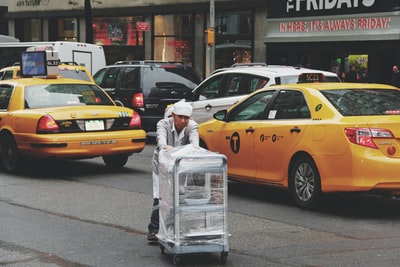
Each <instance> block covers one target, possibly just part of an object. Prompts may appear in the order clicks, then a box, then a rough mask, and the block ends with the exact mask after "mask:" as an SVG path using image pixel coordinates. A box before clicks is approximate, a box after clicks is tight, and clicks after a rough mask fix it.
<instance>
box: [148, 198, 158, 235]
mask: <svg viewBox="0 0 400 267" xmlns="http://www.w3.org/2000/svg"><path fill="white" fill-rule="evenodd" d="M159 212H160V209H159V205H158V198H155V199H154V200H153V208H152V211H151V217H150V223H149V225H148V228H149V233H158V229H159V221H160V214H159Z"/></svg>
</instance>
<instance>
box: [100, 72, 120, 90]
mask: <svg viewBox="0 0 400 267" xmlns="http://www.w3.org/2000/svg"><path fill="white" fill-rule="evenodd" d="M119 69H120V68H109V69H108V70H105V72H104V74H102V75H104V77H103V79H101V80H100V83H97V80H96V79H95V81H96V83H97V84H98V85H100V86H101V87H103V88H115V85H116V82H117V78H118V73H119ZM99 76H100V74H99ZM97 77H98V76H97V75H96V78H97ZM99 78H100V77H99Z"/></svg>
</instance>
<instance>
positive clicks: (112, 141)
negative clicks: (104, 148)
mask: <svg viewBox="0 0 400 267" xmlns="http://www.w3.org/2000/svg"><path fill="white" fill-rule="evenodd" d="M116 143H117V140H99V141H84V142H81V145H82V146H87V145H112V144H116Z"/></svg>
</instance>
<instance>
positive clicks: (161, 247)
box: [160, 245, 165, 254]
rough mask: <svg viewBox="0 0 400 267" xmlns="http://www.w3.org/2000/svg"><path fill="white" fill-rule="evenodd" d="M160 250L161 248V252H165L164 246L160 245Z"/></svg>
mask: <svg viewBox="0 0 400 267" xmlns="http://www.w3.org/2000/svg"><path fill="white" fill-rule="evenodd" d="M160 250H161V254H165V248H164V247H163V246H162V245H160Z"/></svg>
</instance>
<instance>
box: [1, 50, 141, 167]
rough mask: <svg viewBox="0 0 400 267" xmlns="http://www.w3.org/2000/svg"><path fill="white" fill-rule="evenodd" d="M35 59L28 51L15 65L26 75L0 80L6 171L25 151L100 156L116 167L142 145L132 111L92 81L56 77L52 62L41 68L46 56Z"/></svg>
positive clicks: (62, 156)
mask: <svg viewBox="0 0 400 267" xmlns="http://www.w3.org/2000/svg"><path fill="white" fill-rule="evenodd" d="M39 58H40V56H32V59H29V58H28V59H26V61H27V62H28V63H24V64H26V65H21V69H22V76H24V77H25V76H27V78H23V79H12V80H3V81H0V149H1V162H2V163H3V167H4V170H5V171H6V172H15V171H16V170H18V168H19V167H20V166H21V164H22V163H23V159H24V158H25V157H26V156H30V157H35V158H60V159H83V158H93V157H103V160H104V162H105V164H106V165H107V166H108V167H110V168H119V167H122V166H124V165H125V164H126V162H127V160H128V157H129V156H131V155H132V154H133V153H138V152H140V151H142V150H143V148H144V147H145V140H146V133H145V131H144V130H142V128H141V119H140V116H139V114H138V113H137V112H135V111H133V110H132V109H129V108H126V107H121V106H118V105H116V104H115V103H114V102H113V100H112V99H111V98H110V97H109V96H108V94H107V93H106V92H105V91H104V90H103V89H101V88H100V87H99V86H97V85H96V84H94V83H91V82H86V81H82V80H77V79H69V78H64V77H61V76H59V75H58V73H57V71H55V72H54V68H56V69H58V66H57V64H55V62H53V63H52V64H53V65H52V66H49V65H47V67H46V66H45V67H44V68H43V65H44V64H45V63H44V62H46V59H43V58H42V59H40V60H39ZM47 61H48V62H52V61H51V60H49V59H47ZM40 62H41V63H40ZM48 64H49V63H48ZM50 67H52V69H51V71H49V70H50Z"/></svg>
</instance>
